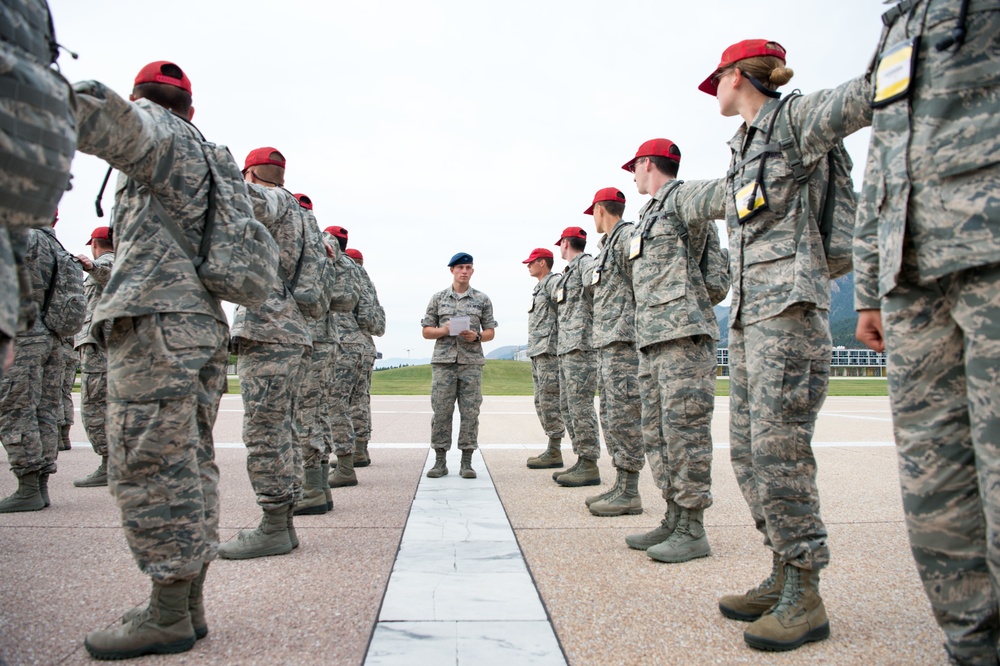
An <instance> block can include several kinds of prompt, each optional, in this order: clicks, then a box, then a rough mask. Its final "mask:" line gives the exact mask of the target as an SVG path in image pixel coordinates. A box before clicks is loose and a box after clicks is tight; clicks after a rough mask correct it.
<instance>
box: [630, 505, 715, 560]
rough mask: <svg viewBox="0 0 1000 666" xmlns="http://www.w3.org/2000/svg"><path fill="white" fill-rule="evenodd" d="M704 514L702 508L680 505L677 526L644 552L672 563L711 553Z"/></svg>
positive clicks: (655, 558) (656, 558)
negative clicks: (665, 537) (662, 539)
mask: <svg viewBox="0 0 1000 666" xmlns="http://www.w3.org/2000/svg"><path fill="white" fill-rule="evenodd" d="M704 515H705V510H704V509H685V508H684V507H681V508H680V514H679V515H678V516H677V527H675V528H674V531H673V532H672V533H671V534H670V536H668V537H667V539H666V540H665V541H664V542H663V543H660V544H657V545H655V546H650V547H649V548H647V549H646V554H647V555H649V556H650V557H651V558H653V559H654V560H657V561H659V562H670V563H672V564H676V563H678V562H687V561H688V560H693V559H695V558H698V557H707V556H708V555H711V554H712V549H711V548H710V547H709V545H708V537H707V536H705V525H704V522H703V520H704Z"/></svg>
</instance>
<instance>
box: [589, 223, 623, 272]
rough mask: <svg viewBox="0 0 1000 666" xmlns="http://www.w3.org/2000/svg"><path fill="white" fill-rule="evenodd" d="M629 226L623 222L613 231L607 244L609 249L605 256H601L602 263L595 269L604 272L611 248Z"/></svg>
mask: <svg viewBox="0 0 1000 666" xmlns="http://www.w3.org/2000/svg"><path fill="white" fill-rule="evenodd" d="M627 226H628V224H622V225H619V226H618V228H617V229H614V230H612V231H611V235H610V236H609V237H608V242H607V244H606V245H605V247H606V248H607V249H608V251H607V252H605V253H604V256H603V257H601V265H600V266H597V267H595V268H594V270H595V271H597V272H598V273H602V272H604V264H606V263H607V261H608V255H610V254H611V250H612V249H613V248H614V243H615V241H616V240H618V237H619V236H621V234H622V232H623V231H624V230H625V227H627Z"/></svg>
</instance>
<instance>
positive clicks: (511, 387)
mask: <svg viewBox="0 0 1000 666" xmlns="http://www.w3.org/2000/svg"><path fill="white" fill-rule="evenodd" d="M430 393H431V366H429V365H411V366H409V367H405V368H393V369H392V370H379V371H378V372H375V373H373V374H372V395H430ZM715 393H716V395H721V396H726V395H729V380H728V379H719V380H718V382H717V384H716V391H715ZM483 395H532V387H531V364H530V363H525V362H523V361H486V367H484V368H483ZM830 395H852V396H865V395H873V396H884V395H888V393H887V386H886V381H885V379H832V380H830Z"/></svg>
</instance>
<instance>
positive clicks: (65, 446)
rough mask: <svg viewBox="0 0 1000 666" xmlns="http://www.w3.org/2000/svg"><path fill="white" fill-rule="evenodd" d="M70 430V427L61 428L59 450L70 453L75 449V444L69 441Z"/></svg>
mask: <svg viewBox="0 0 1000 666" xmlns="http://www.w3.org/2000/svg"><path fill="white" fill-rule="evenodd" d="M69 429H70V426H68V425H61V426H59V450H60V451H69V450H70V449H72V448H73V443H72V442H70V441H69Z"/></svg>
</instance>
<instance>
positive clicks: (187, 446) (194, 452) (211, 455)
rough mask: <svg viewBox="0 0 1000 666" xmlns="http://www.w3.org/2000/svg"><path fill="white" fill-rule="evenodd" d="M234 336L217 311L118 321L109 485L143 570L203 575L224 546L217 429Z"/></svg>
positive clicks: (111, 380)
mask: <svg viewBox="0 0 1000 666" xmlns="http://www.w3.org/2000/svg"><path fill="white" fill-rule="evenodd" d="M228 349H229V335H228V332H227V330H226V327H225V325H223V324H222V322H220V321H218V320H217V319H215V317H214V316H212V315H206V314H198V313H162V314H153V315H144V316H141V317H119V318H116V319H115V322H114V325H113V327H112V329H111V335H110V337H109V339H108V417H107V434H108V485H109V486H110V489H111V494H112V495H113V496H114V497H115V500H116V501H117V502H118V507H119V509H121V514H122V526H123V527H124V529H125V537H126V539H127V540H128V544H129V548H131V550H132V554H133V556H134V557H135V559H136V562H137V563H138V564H139V568H140V569H141V570H142V572H143V573H144V574H146V575H148V576H150V577H152V578H153V580H154V581H156V582H158V583H163V584H169V583H172V582H174V581H178V580H188V579H191V578H194V577H195V576H197V575H198V573H199V572H200V571H201V567H202V564H203V563H204V562H208V561H210V560H212V559H214V558H215V555H216V553H217V551H218V547H219V492H218V486H219V468H218V466H217V465H216V464H215V447H214V443H213V441H212V427H213V425H214V424H215V418H216V416H217V415H218V410H219V401H220V400H221V399H222V394H223V393H224V392H225V391H226V361H227V359H228Z"/></svg>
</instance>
